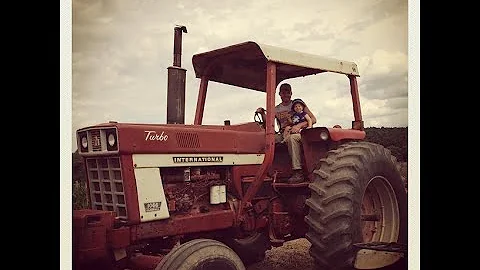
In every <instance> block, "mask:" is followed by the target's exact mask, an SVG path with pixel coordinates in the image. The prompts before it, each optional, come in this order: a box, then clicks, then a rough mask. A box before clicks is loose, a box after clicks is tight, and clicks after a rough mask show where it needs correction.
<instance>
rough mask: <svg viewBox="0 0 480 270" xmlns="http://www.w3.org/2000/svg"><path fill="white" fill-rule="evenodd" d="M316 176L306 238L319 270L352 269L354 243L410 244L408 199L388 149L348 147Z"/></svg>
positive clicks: (365, 145)
mask: <svg viewBox="0 0 480 270" xmlns="http://www.w3.org/2000/svg"><path fill="white" fill-rule="evenodd" d="M313 175H314V181H313V182H312V183H311V184H310V185H309V188H310V191H311V196H310V198H308V199H307V201H306V204H307V206H308V207H309V213H308V215H307V216H306V217H305V221H306V223H307V224H308V225H309V231H308V232H307V233H306V236H305V237H306V238H307V239H308V240H309V241H310V242H311V244H312V245H311V247H310V254H311V255H312V257H313V258H314V259H315V262H316V264H317V266H319V267H320V268H321V269H340V268H349V267H353V265H354V261H355V256H356V249H355V248H354V246H353V245H354V244H355V243H366V242H398V243H403V244H407V195H406V191H405V187H404V184H403V181H402V177H401V175H400V172H399V170H398V168H397V162H396V158H395V157H394V156H392V155H391V153H390V151H389V150H388V149H386V148H384V147H383V146H381V145H378V144H374V143H369V142H350V143H346V144H344V145H342V146H340V147H339V148H338V149H335V150H331V151H329V152H328V153H327V155H326V157H325V158H323V159H321V160H320V163H319V165H318V167H317V168H316V169H315V170H314V173H313Z"/></svg>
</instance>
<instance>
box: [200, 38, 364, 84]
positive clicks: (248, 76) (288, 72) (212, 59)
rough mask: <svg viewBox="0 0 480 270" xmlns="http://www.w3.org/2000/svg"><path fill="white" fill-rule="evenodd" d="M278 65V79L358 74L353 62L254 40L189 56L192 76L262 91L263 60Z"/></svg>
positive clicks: (264, 76)
mask: <svg viewBox="0 0 480 270" xmlns="http://www.w3.org/2000/svg"><path fill="white" fill-rule="evenodd" d="M267 61H272V62H275V63H276V66H277V71H276V72H277V83H279V82H281V81H283V80H286V79H290V78H295V77H301V76H306V75H312V74H317V73H321V72H335V73H341V74H346V75H354V76H360V74H359V73H358V68H357V65H356V64H355V63H353V62H349V61H343V60H337V59H333V58H327V57H321V56H318V55H314V54H308V53H302V52H297V51H294V50H288V49H283V48H279V47H275V46H271V45H265V44H259V43H256V42H253V41H248V42H244V43H239V44H235V45H231V46H228V47H224V48H220V49H216V50H213V51H209V52H204V53H199V54H195V55H194V56H193V58H192V63H193V68H194V70H195V76H196V77H197V78H200V77H202V76H206V77H207V78H208V80H209V81H214V82H219V83H224V84H229V85H234V86H238V87H243V88H248V89H253V90H257V91H262V92H265V80H266V74H265V72H266V63H267Z"/></svg>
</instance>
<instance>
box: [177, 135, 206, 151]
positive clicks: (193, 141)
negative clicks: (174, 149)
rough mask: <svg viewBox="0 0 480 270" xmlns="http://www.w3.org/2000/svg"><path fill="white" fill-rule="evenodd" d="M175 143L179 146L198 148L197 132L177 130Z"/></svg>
mask: <svg viewBox="0 0 480 270" xmlns="http://www.w3.org/2000/svg"><path fill="white" fill-rule="evenodd" d="M176 139H177V145H178V147H181V148H199V147H200V140H199V139H198V134H197V133H188V132H178V133H177V134H176Z"/></svg>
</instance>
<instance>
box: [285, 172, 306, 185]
mask: <svg viewBox="0 0 480 270" xmlns="http://www.w3.org/2000/svg"><path fill="white" fill-rule="evenodd" d="M304 181H305V180H304V177H303V172H302V170H301V169H300V170H293V175H292V176H291V177H290V178H288V180H287V182H288V183H289V184H295V183H302V182H304Z"/></svg>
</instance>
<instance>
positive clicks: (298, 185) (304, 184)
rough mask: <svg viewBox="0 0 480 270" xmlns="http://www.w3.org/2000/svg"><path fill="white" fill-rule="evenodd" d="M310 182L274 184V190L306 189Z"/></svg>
mask: <svg viewBox="0 0 480 270" xmlns="http://www.w3.org/2000/svg"><path fill="white" fill-rule="evenodd" d="M309 184H310V182H301V183H294V184H290V183H272V187H274V188H306V187H308V185H309Z"/></svg>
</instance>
